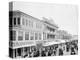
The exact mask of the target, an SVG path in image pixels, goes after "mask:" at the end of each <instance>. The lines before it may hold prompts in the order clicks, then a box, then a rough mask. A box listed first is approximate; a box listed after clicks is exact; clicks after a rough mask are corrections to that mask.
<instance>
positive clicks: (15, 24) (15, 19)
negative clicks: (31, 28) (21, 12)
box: [14, 17, 16, 25]
mask: <svg viewBox="0 0 80 60" xmlns="http://www.w3.org/2000/svg"><path fill="white" fill-rule="evenodd" d="M14 25H16V18H15V17H14Z"/></svg>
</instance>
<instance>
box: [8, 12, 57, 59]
mask: <svg viewBox="0 0 80 60" xmlns="http://www.w3.org/2000/svg"><path fill="white" fill-rule="evenodd" d="M57 29H58V26H56V25H54V24H51V23H49V22H47V21H43V20H40V19H37V18H35V17H32V16H30V15H28V14H26V13H24V12H21V11H9V57H11V58H17V57H23V56H25V55H27V52H29V51H31V50H32V48H34V47H36V46H37V45H39V44H45V43H44V42H48V41H50V40H54V39H55V36H56V35H55V31H56V30H57Z"/></svg>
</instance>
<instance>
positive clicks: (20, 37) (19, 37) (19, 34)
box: [18, 31, 23, 40]
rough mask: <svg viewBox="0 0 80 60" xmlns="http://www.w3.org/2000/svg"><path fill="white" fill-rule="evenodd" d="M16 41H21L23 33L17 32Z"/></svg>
mask: <svg viewBox="0 0 80 60" xmlns="http://www.w3.org/2000/svg"><path fill="white" fill-rule="evenodd" d="M18 40H23V32H22V31H19V32H18Z"/></svg>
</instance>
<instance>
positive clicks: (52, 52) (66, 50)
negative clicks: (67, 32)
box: [23, 40, 78, 57]
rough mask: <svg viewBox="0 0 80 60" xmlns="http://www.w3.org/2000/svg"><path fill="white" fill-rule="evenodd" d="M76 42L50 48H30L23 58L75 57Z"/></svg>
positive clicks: (76, 52) (76, 51)
mask: <svg viewBox="0 0 80 60" xmlns="http://www.w3.org/2000/svg"><path fill="white" fill-rule="evenodd" d="M77 54H78V40H74V41H71V42H66V43H60V44H55V45H51V46H43V47H40V48H36V46H35V47H32V48H31V50H27V52H25V55H24V56H23V57H44V56H62V55H77Z"/></svg>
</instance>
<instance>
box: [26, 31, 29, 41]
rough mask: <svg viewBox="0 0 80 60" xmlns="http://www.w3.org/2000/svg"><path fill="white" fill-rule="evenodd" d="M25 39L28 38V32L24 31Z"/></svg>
mask: <svg viewBox="0 0 80 60" xmlns="http://www.w3.org/2000/svg"><path fill="white" fill-rule="evenodd" d="M25 40H29V32H25Z"/></svg>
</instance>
